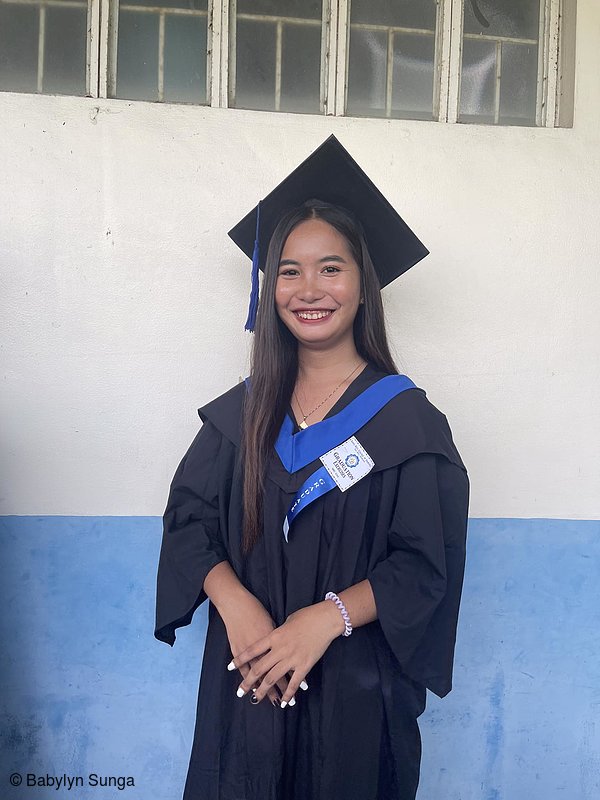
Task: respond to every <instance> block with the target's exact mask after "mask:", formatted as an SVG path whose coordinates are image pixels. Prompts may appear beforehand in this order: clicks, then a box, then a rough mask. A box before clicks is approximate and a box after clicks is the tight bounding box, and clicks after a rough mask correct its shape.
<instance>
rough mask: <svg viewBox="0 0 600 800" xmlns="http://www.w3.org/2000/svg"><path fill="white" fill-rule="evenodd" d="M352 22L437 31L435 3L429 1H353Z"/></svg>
mask: <svg viewBox="0 0 600 800" xmlns="http://www.w3.org/2000/svg"><path fill="white" fill-rule="evenodd" d="M352 22H366V23H371V24H373V25H403V26H405V27H407V28H425V29H426V30H434V29H435V2H428V0H352Z"/></svg>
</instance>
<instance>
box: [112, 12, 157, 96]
mask: <svg viewBox="0 0 600 800" xmlns="http://www.w3.org/2000/svg"><path fill="white" fill-rule="evenodd" d="M116 96H117V97H127V98H129V99H130V100H158V14H144V13H140V12H139V11H126V10H124V9H123V8H121V9H120V11H119V45H118V50H117V91H116Z"/></svg>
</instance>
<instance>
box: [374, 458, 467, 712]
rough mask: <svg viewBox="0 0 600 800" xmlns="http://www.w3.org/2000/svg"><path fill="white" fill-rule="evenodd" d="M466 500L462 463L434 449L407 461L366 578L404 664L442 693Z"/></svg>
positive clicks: (447, 679)
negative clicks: (381, 552) (382, 544)
mask: <svg viewBox="0 0 600 800" xmlns="http://www.w3.org/2000/svg"><path fill="white" fill-rule="evenodd" d="M468 505H469V479H468V476H467V472H466V470H465V469H463V468H461V467H459V466H457V465H456V464H453V463H451V462H450V461H449V460H448V459H447V458H446V457H445V456H442V455H439V454H435V453H420V454H419V455H416V456H413V457H412V458H410V459H408V460H407V461H405V462H404V463H403V464H402V465H401V467H400V475H399V479H398V491H397V497H396V503H395V507H394V512H393V516H392V521H391V525H390V529H389V535H388V553H387V557H386V558H384V559H383V560H381V561H379V562H378V563H377V564H375V566H374V567H373V569H372V570H371V572H370V574H368V576H367V577H368V579H369V582H370V583H371V587H372V590H373V595H374V597H375V604H376V607H377V616H378V620H379V623H380V625H381V628H382V630H383V633H384V635H385V638H386V640H387V642H388V644H389V646H390V648H391V650H392V652H393V654H394V656H395V657H396V659H397V661H398V662H399V664H400V667H401V669H402V670H403V671H404V672H405V673H406V674H407V675H408V676H409V677H410V678H412V679H413V680H415V681H417V682H418V683H421V684H423V685H425V686H427V687H428V688H429V689H431V690H432V691H433V692H435V694H437V695H438V696H439V697H444V696H445V695H446V694H447V693H448V692H449V691H450V689H451V688H452V665H453V659H454V644H455V639H456V626H457V620H458V610H459V604H460V596H461V591H462V584H463V574H464V566H465V548H466V533H467V519H468Z"/></svg>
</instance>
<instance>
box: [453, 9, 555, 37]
mask: <svg viewBox="0 0 600 800" xmlns="http://www.w3.org/2000/svg"><path fill="white" fill-rule="evenodd" d="M539 20H540V3H539V0H465V20H464V30H465V33H477V34H481V33H484V34H487V35H488V36H511V37H517V38H519V39H537V38H538V34H539Z"/></svg>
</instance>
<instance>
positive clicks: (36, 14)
mask: <svg viewBox="0 0 600 800" xmlns="http://www.w3.org/2000/svg"><path fill="white" fill-rule="evenodd" d="M39 19H40V11H39V8H37V7H36V6H20V5H16V4H15V3H0V90H3V91H13V92H35V91H37V71H38V38H39Z"/></svg>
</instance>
